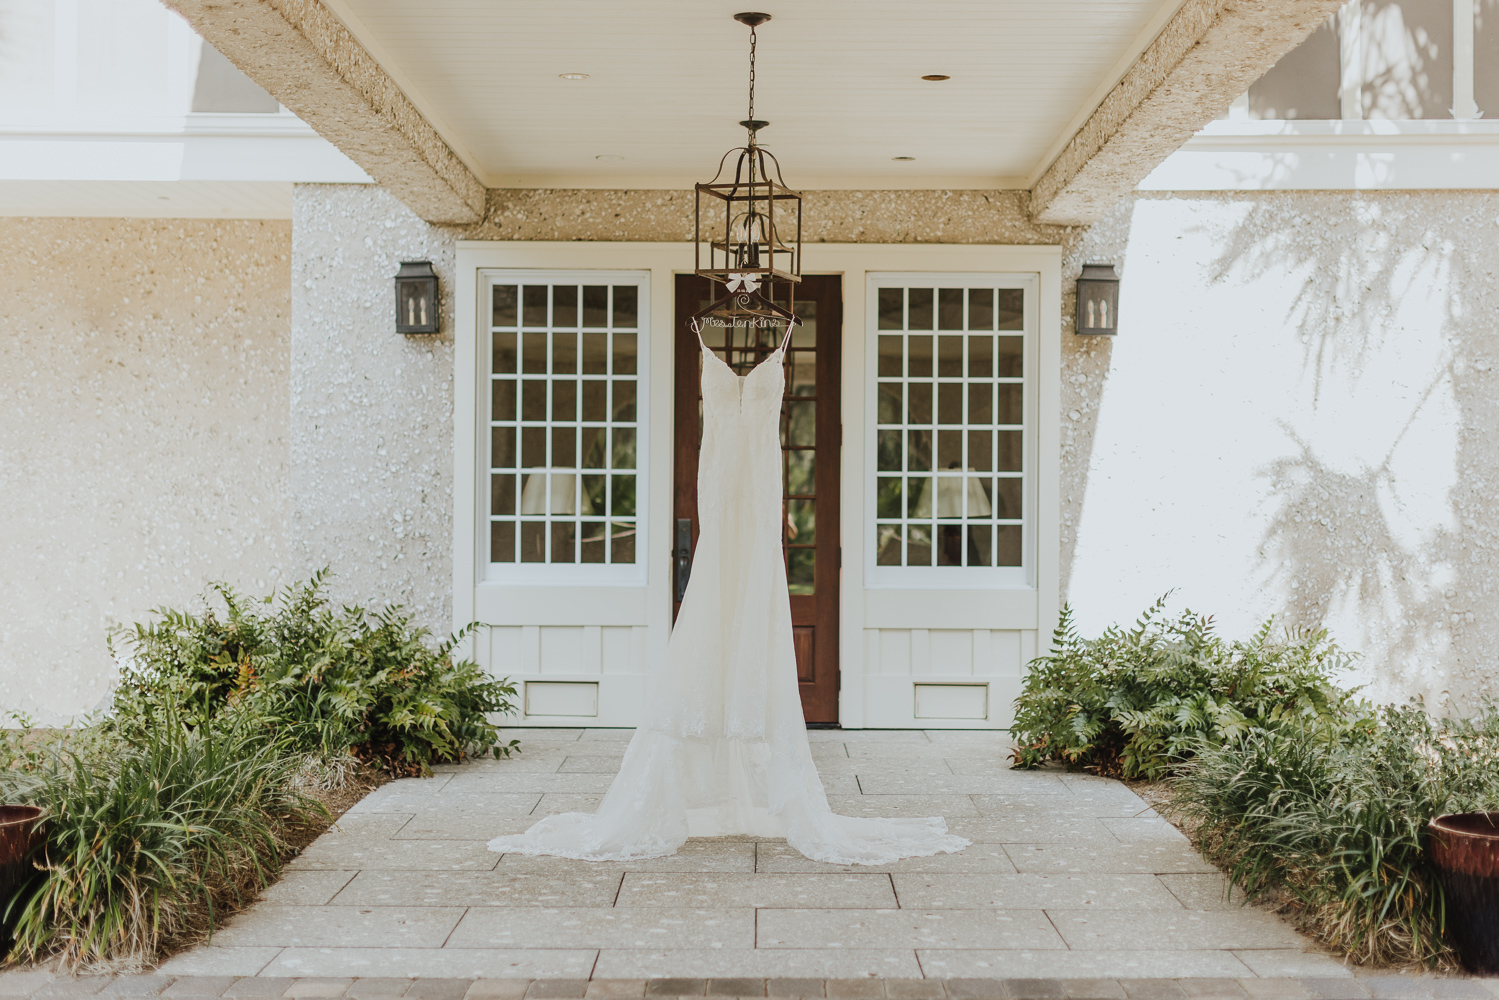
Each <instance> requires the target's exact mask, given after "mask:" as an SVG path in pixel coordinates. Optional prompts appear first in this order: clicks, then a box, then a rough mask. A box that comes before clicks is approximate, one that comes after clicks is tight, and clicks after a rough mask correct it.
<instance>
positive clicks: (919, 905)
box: [890, 873, 1183, 911]
mask: <svg viewBox="0 0 1499 1000" xmlns="http://www.w3.org/2000/svg"><path fill="white" fill-rule="evenodd" d="M890 878H891V882H892V883H893V884H894V886H895V893H896V895H897V896H898V897H899V898H900V905H901V906H905V907H914V908H916V909H922V910H943V909H964V910H967V909H976V908H979V907H987V906H993V907H998V908H1000V909H1004V910H1046V909H1067V910H1075V909H1089V908H1097V909H1108V910H1129V911H1140V910H1181V909H1182V908H1183V907H1182V904H1181V901H1180V900H1178V899H1177V898H1176V897H1175V896H1173V895H1172V894H1171V892H1170V890H1168V889H1167V888H1166V887H1165V886H1164V885H1162V884H1161V882H1160V880H1159V879H1157V878H1156V877H1155V876H1154V875H911V874H905V873H897V874H895V875H892V876H890Z"/></svg>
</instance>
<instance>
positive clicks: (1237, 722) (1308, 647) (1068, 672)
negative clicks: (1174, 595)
mask: <svg viewBox="0 0 1499 1000" xmlns="http://www.w3.org/2000/svg"><path fill="white" fill-rule="evenodd" d="M1165 601H1166V598H1164V597H1163V598H1161V600H1159V601H1157V602H1156V603H1155V605H1153V606H1152V607H1151V608H1150V609H1148V610H1147V611H1146V612H1145V613H1144V614H1143V615H1142V616H1141V617H1140V619H1139V621H1138V622H1136V624H1135V627H1134V628H1132V629H1129V630H1125V629H1122V628H1120V627H1118V626H1110V627H1109V628H1108V629H1107V630H1105V631H1104V633H1103V634H1102V635H1101V636H1099V637H1098V638H1096V639H1084V638H1082V637H1081V636H1080V635H1079V634H1078V632H1077V629H1076V627H1075V626H1074V625H1073V621H1072V609H1071V608H1070V607H1068V608H1065V609H1063V612H1062V618H1061V621H1060V622H1059V623H1058V625H1057V629H1056V632H1055V633H1054V635H1053V636H1052V651H1051V654H1050V655H1048V656H1043V657H1040V658H1039V659H1036V660H1033V661H1032V662H1031V663H1030V665H1029V668H1028V672H1027V674H1026V677H1025V680H1024V683H1023V687H1022V690H1021V694H1020V697H1019V698H1017V699H1016V701H1015V723H1014V726H1013V728H1012V729H1011V735H1012V736H1013V737H1014V739H1015V742H1016V749H1015V751H1014V755H1015V766H1016V767H1035V766H1036V765H1038V764H1040V763H1043V762H1045V761H1050V760H1056V761H1063V762H1065V763H1067V764H1069V765H1073V766H1078V767H1084V768H1087V769H1089V770H1092V771H1096V772H1097V773H1100V774H1107V775H1115V776H1119V777H1124V778H1137V777H1149V778H1159V777H1161V776H1162V775H1164V774H1166V773H1167V772H1168V771H1169V770H1170V769H1171V768H1172V767H1174V766H1176V765H1177V764H1179V763H1181V762H1182V761H1184V760H1186V759H1187V758H1188V757H1190V756H1191V754H1192V753H1193V752H1195V751H1196V749H1197V748H1198V747H1199V746H1200V745H1204V744H1205V745H1215V744H1221V743H1223V742H1225V741H1227V740H1230V739H1233V738H1234V737H1236V736H1238V735H1240V734H1242V733H1244V732H1247V731H1248V730H1250V729H1252V728H1256V727H1270V728H1274V727H1277V726H1283V725H1286V724H1288V723H1294V724H1298V725H1300V724H1304V723H1306V722H1309V721H1316V722H1318V723H1319V724H1322V725H1329V726H1334V727H1336V728H1349V727H1358V726H1367V725H1368V710H1367V708H1366V707H1365V706H1364V705H1363V703H1362V702H1360V701H1358V700H1357V699H1356V698H1355V697H1354V696H1353V694H1352V693H1350V692H1346V691H1343V690H1341V689H1339V688H1338V687H1337V686H1336V685H1334V684H1333V682H1332V678H1333V677H1334V676H1335V675H1336V674H1337V673H1338V672H1339V671H1341V670H1343V669H1345V668H1346V667H1347V666H1348V663H1349V660H1350V658H1349V656H1348V655H1347V654H1345V653H1343V652H1342V651H1341V650H1339V649H1338V647H1337V645H1336V644H1334V643H1333V642H1332V640H1331V639H1329V638H1328V636H1327V633H1326V632H1325V631H1316V632H1314V631H1304V632H1294V633H1287V634H1286V636H1285V637H1284V638H1283V639H1278V640H1277V639H1272V638H1271V625H1272V623H1271V622H1268V621H1267V622H1265V624H1264V625H1263V626H1262V627H1261V628H1260V630H1259V631H1258V632H1257V633H1256V634H1255V635H1254V637H1253V638H1252V639H1250V640H1249V641H1248V642H1238V641H1235V642H1225V641H1224V640H1223V639H1222V638H1220V637H1219V636H1218V635H1216V634H1215V633H1214V631H1213V627H1212V620H1211V619H1209V618H1202V617H1198V616H1196V615H1193V614H1192V613H1191V612H1190V611H1184V612H1182V614H1181V615H1179V616H1178V617H1177V618H1175V619H1170V618H1167V617H1164V615H1163V614H1162V609H1163V608H1164V606H1165Z"/></svg>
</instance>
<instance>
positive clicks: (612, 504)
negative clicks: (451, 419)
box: [481, 271, 649, 577]
mask: <svg viewBox="0 0 1499 1000" xmlns="http://www.w3.org/2000/svg"><path fill="white" fill-rule="evenodd" d="M487 278H488V283H489V294H488V296H487V297H486V298H485V300H484V301H485V302H486V303H487V305H488V311H489V317H488V319H489V324H488V336H489V351H488V352H487V355H488V358H489V368H490V371H489V383H490V384H489V389H490V391H489V394H488V396H489V398H488V400H487V403H488V408H489V413H488V418H489V419H488V424H489V440H488V445H489V447H488V462H487V466H488V479H489V491H488V492H489V497H488V499H489V511H488V514H489V517H488V524H489V544H488V553H489V562H490V566H491V573H492V574H494V573H498V574H499V575H500V576H501V577H504V576H508V575H512V574H513V572H514V571H513V570H507V569H506V568H507V567H522V568H523V567H525V566H527V565H532V566H572V567H578V568H580V569H581V568H586V567H595V568H596V569H597V571H598V572H601V573H603V575H604V576H605V577H607V576H608V575H610V574H609V571H610V569H611V568H614V567H618V568H620V569H619V570H616V571H615V572H616V573H618V572H620V571H624V572H626V573H628V574H629V575H632V576H633V575H635V571H636V566H637V563H638V562H639V560H640V558H641V552H640V546H639V544H638V538H639V532H638V528H637V526H638V525H639V523H640V519H641V517H642V513H643V512H642V509H641V508H642V493H643V490H642V488H641V471H642V469H641V461H640V451H641V423H640V414H641V399H640V391H639V383H640V353H641V339H642V331H646V330H648V329H649V324H648V322H647V318H646V312H647V308H648V301H649V294H648V282H647V279H646V276H645V275H642V274H639V273H634V272H626V273H620V274H609V273H600V272H586V273H577V274H566V273H557V272H545V271H521V272H489V273H488V275H487ZM481 405H482V404H481ZM626 568H627V569H626ZM523 575H525V574H523Z"/></svg>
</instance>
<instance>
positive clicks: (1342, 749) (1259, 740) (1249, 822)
mask: <svg viewBox="0 0 1499 1000" xmlns="http://www.w3.org/2000/svg"><path fill="white" fill-rule="evenodd" d="M1176 794H1177V799H1176V808H1177V809H1178V810H1179V811H1180V812H1181V813H1182V815H1184V816H1185V817H1186V818H1188V819H1189V820H1192V821H1195V822H1196V823H1198V824H1200V827H1199V829H1198V836H1199V839H1200V841H1201V843H1202V846H1203V848H1204V852H1205V853H1206V855H1207V856H1208V857H1209V858H1210V859H1212V860H1214V861H1216V862H1217V863H1218V864H1219V865H1221V866H1222V867H1224V868H1226V869H1227V870H1228V871H1229V873H1230V875H1231V877H1232V878H1233V879H1234V881H1235V882H1237V883H1238V884H1239V885H1241V886H1243V887H1244V888H1245V889H1246V890H1248V891H1250V892H1255V891H1259V890H1262V889H1265V888H1267V887H1270V886H1276V887H1280V888H1282V889H1284V890H1286V891H1288V892H1290V893H1291V894H1292V895H1293V896H1294V897H1295V898H1296V899H1298V900H1299V901H1300V902H1301V903H1302V904H1303V905H1304V907H1305V923H1306V925H1307V927H1308V929H1310V930H1313V931H1314V932H1315V933H1317V935H1318V936H1319V937H1321V938H1322V939H1323V940H1325V941H1326V942H1327V943H1329V944H1331V945H1333V946H1334V947H1337V948H1340V949H1342V950H1344V951H1345V952H1347V953H1348V954H1349V955H1350V956H1351V957H1352V958H1353V959H1354V960H1355V961H1362V962H1381V963H1404V962H1426V963H1430V962H1436V961H1440V960H1442V959H1443V958H1444V952H1445V950H1446V948H1445V945H1444V943H1443V940H1442V927H1443V910H1442V896H1441V890H1440V887H1439V886H1438V885H1437V884H1436V882H1435V881H1434V878H1433V873H1432V872H1431V871H1430V870H1429V868H1428V863H1427V859H1426V856H1425V846H1426V839H1427V833H1426V824H1427V822H1428V821H1429V820H1430V819H1431V818H1432V817H1433V816H1437V815H1440V814H1442V813H1447V812H1467V811H1472V810H1484V809H1495V808H1499V712H1495V711H1493V710H1491V711H1489V712H1488V713H1486V714H1485V715H1483V716H1482V717H1480V718H1478V719H1475V720H1470V721H1453V720H1444V721H1441V722H1434V721H1433V720H1432V719H1431V718H1429V717H1428V716H1427V715H1426V713H1425V712H1424V711H1423V710H1422V708H1421V707H1420V706H1419V705H1410V706H1406V707H1401V708H1394V707H1391V708H1386V709H1385V710H1384V711H1383V712H1382V713H1381V714H1380V716H1379V722H1378V725H1377V726H1374V727H1370V728H1368V729H1360V730H1355V731H1352V732H1344V733H1342V734H1341V735H1340V737H1339V738H1336V739H1334V738H1330V735H1329V733H1328V732H1327V731H1325V730H1318V729H1315V728H1311V727H1308V728H1297V727H1283V728H1280V729H1276V730H1254V731H1252V732H1248V733H1245V734H1244V735H1242V736H1241V737H1239V738H1236V739H1234V740H1231V741H1229V742H1227V743H1226V744H1224V745H1222V746H1209V747H1205V748H1204V749H1202V750H1201V752H1200V753H1199V754H1198V755H1197V757H1196V758H1195V759H1194V760H1193V762H1192V763H1191V764H1190V765H1189V766H1187V767H1186V768H1185V769H1184V770H1183V772H1182V774H1181V776H1180V778H1179V780H1178V781H1177V782H1176Z"/></svg>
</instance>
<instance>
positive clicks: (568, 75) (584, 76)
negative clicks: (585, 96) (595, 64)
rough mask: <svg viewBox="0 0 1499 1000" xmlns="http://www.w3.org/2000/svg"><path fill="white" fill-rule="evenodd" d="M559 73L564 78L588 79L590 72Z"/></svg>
mask: <svg viewBox="0 0 1499 1000" xmlns="http://www.w3.org/2000/svg"><path fill="white" fill-rule="evenodd" d="M557 75H558V76H560V77H561V78H562V79H564V80H586V79H588V74H587V73H558V74H557Z"/></svg>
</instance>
